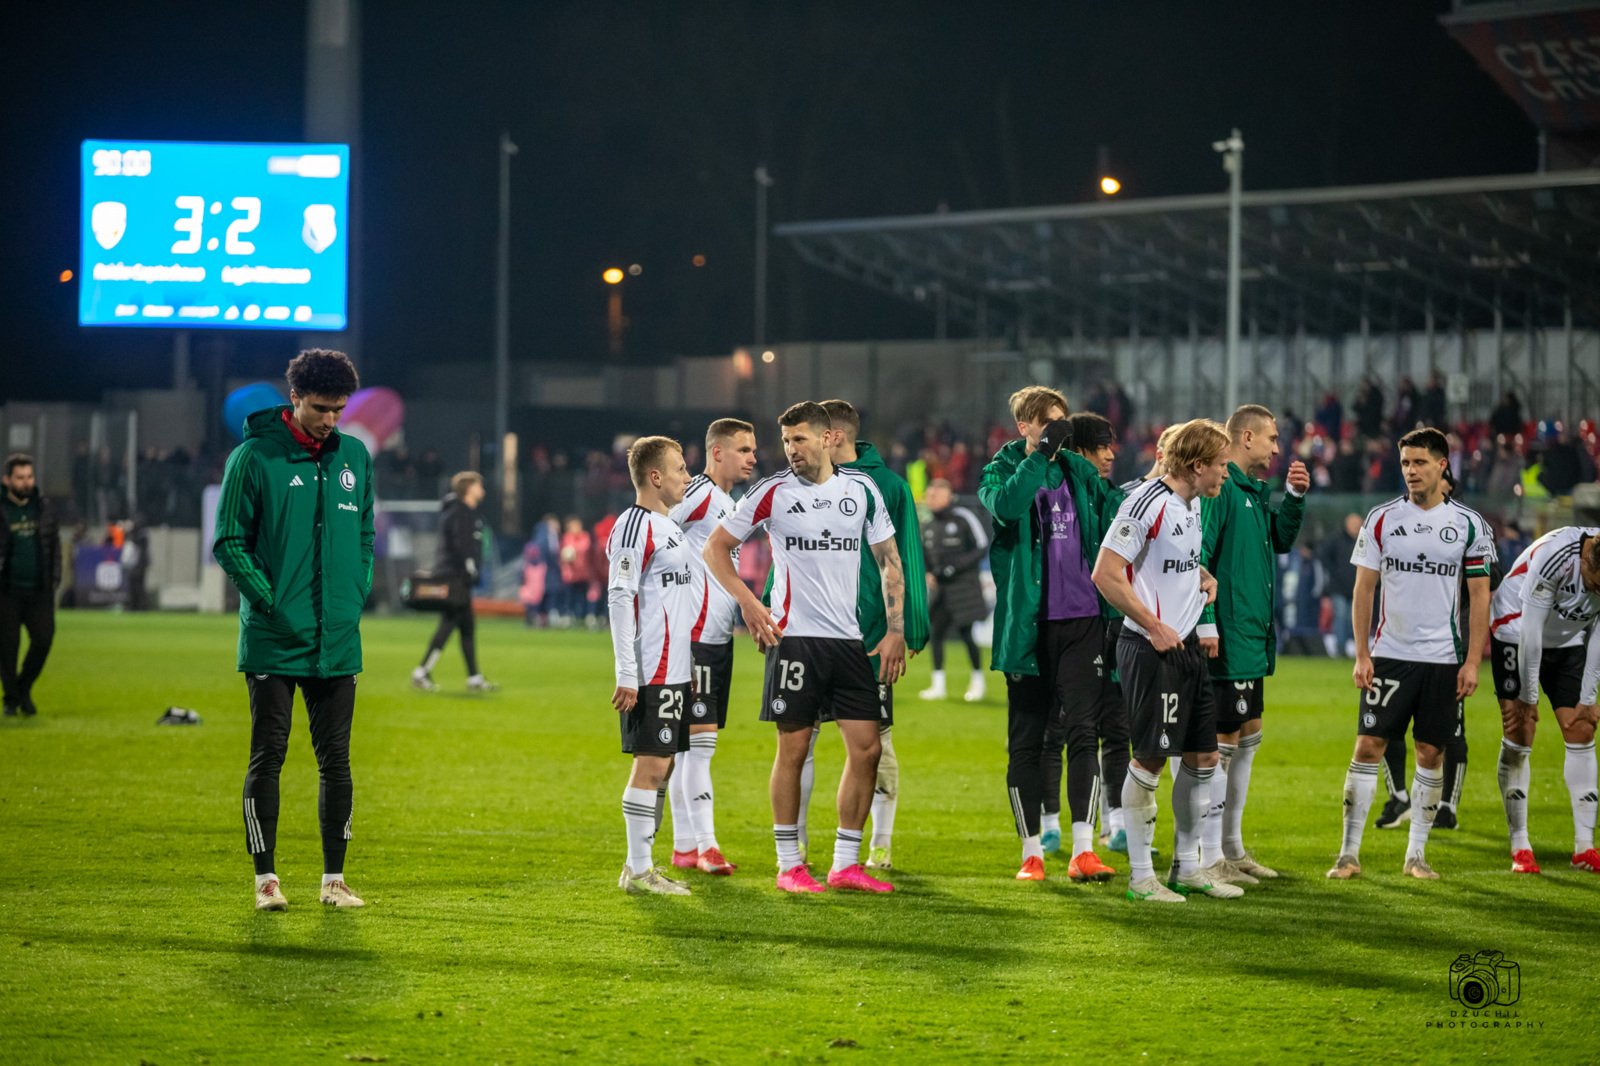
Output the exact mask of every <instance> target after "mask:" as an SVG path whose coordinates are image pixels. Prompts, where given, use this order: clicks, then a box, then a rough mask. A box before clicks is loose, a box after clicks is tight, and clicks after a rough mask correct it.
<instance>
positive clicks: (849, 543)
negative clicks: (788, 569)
mask: <svg viewBox="0 0 1600 1066" xmlns="http://www.w3.org/2000/svg"><path fill="white" fill-rule="evenodd" d="M783 547H784V550H785V551H806V552H858V551H860V550H861V538H860V537H836V536H834V535H833V534H832V533H829V532H828V531H827V530H826V529H824V530H823V531H822V535H821V536H819V537H784V538H783Z"/></svg>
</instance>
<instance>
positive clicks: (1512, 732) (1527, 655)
mask: <svg viewBox="0 0 1600 1066" xmlns="http://www.w3.org/2000/svg"><path fill="white" fill-rule="evenodd" d="M1489 613H1490V615H1491V616H1492V617H1493V619H1494V620H1493V621H1492V622H1490V623H1489V632H1490V639H1491V642H1492V643H1491V651H1490V659H1489V663H1490V667H1491V669H1492V671H1493V673H1494V688H1495V694H1496V695H1497V696H1499V698H1500V720H1501V725H1502V728H1503V732H1504V739H1502V740H1501V742H1500V766H1499V781H1500V796H1501V799H1502V800H1503V801H1504V803H1505V808H1506V825H1507V827H1508V828H1509V829H1510V831H1511V871H1512V873H1519V874H1536V873H1538V872H1539V863H1538V861H1537V860H1536V859H1535V858H1534V855H1533V848H1532V845H1530V844H1529V843H1528V786H1529V779H1530V776H1531V772H1530V770H1529V767H1528V753H1529V751H1531V750H1532V748H1533V733H1534V725H1535V723H1537V722H1538V720H1539V689H1540V688H1543V689H1544V692H1545V695H1546V696H1548V697H1549V698H1550V706H1551V707H1552V708H1553V709H1554V710H1555V713H1556V724H1557V725H1558V726H1560V728H1561V738H1562V739H1563V740H1564V741H1566V745H1567V755H1566V763H1565V765H1564V767H1563V770H1564V771H1565V773H1564V776H1565V777H1566V782H1567V795H1568V796H1569V798H1570V799H1571V801H1572V836H1573V843H1572V866H1573V868H1574V869H1577V870H1587V871H1589V872H1590V873H1600V851H1596V850H1595V847H1594V823H1595V807H1596V790H1597V787H1600V786H1597V782H1596V768H1595V754H1594V727H1595V718H1596V707H1595V689H1596V687H1597V686H1600V640H1596V639H1595V636H1594V630H1595V620H1596V619H1597V618H1600V529H1594V528H1590V527H1586V526H1566V527H1564V528H1561V529H1556V530H1552V531H1551V532H1549V533H1546V534H1545V535H1544V536H1542V537H1540V538H1539V539H1538V540H1536V541H1534V542H1533V543H1532V544H1530V545H1528V547H1526V548H1525V549H1523V551H1522V554H1521V555H1519V556H1517V560H1516V562H1514V563H1512V564H1511V570H1510V572H1509V573H1507V574H1506V577H1505V580H1504V581H1502V582H1501V583H1500V587H1499V588H1498V589H1497V590H1495V594H1494V600H1493V606H1492V609H1491V610H1490V612H1489Z"/></svg>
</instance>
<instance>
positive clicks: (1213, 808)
mask: <svg viewBox="0 0 1600 1066" xmlns="http://www.w3.org/2000/svg"><path fill="white" fill-rule="evenodd" d="M1238 750H1239V748H1238V745H1236V744H1218V745H1217V766H1216V772H1215V773H1214V774H1212V776H1211V804H1210V806H1208V807H1207V808H1206V813H1205V819H1204V820H1203V821H1202V822H1201V823H1200V865H1201V866H1210V865H1211V864H1212V863H1214V862H1216V861H1217V860H1218V859H1220V858H1222V825H1223V821H1224V819H1225V818H1226V817H1227V809H1228V764H1229V763H1230V762H1232V761H1233V757H1234V752H1236V751H1238Z"/></svg>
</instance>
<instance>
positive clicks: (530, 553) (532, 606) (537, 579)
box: [517, 530, 550, 629]
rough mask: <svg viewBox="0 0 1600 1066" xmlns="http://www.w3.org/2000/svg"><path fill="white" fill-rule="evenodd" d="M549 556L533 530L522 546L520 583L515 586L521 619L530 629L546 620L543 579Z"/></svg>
mask: <svg viewBox="0 0 1600 1066" xmlns="http://www.w3.org/2000/svg"><path fill="white" fill-rule="evenodd" d="M549 558H550V557H549V556H548V555H546V554H545V551H544V546H543V545H542V544H540V543H539V534H538V531H537V530H535V531H534V534H533V535H532V536H530V537H529V538H528V543H526V544H524V545H523V546H522V583H521V584H520V585H519V586H518V587H517V599H518V601H520V602H521V604H522V621H523V624H524V625H526V626H528V627H529V628H530V629H531V628H533V627H534V626H539V627H541V628H542V627H544V626H545V625H546V624H547V622H548V617H547V615H546V614H545V580H546V578H547V577H548V576H549V573H550V564H549V561H548V560H549Z"/></svg>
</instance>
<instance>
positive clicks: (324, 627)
mask: <svg viewBox="0 0 1600 1066" xmlns="http://www.w3.org/2000/svg"><path fill="white" fill-rule="evenodd" d="M287 410H289V408H288V407H287V406H284V407H273V408H268V409H267V410H265V411H257V412H256V413H255V414H253V415H251V416H250V417H249V418H248V419H246V420H245V439H244V443H242V444H240V445H239V446H238V447H237V448H235V449H234V450H233V454H231V455H229V456H228V465H227V468H226V469H225V470H224V471H223V474H222V495H221V497H220V499H219V500H218V501H217V528H216V539H215V540H214V541H213V542H212V545H211V554H212V555H213V556H215V557H216V560H217V563H218V565H220V566H221V567H222V569H223V571H224V572H225V573H227V575H228V577H229V578H231V579H232V580H233V583H234V585H236V586H237V587H238V589H239V600H240V602H239V669H240V670H241V671H247V672H249V673H254V674H281V675H284V676H287V677H344V676H346V675H349V674H357V673H360V672H361V609H362V607H363V606H364V605H365V604H366V602H367V595H368V594H369V593H370V592H371V591H372V543H373V520H372V509H373V495H372V462H371V459H370V458H369V457H368V455H367V449H366V446H365V445H363V444H362V443H361V442H360V441H358V440H356V439H355V438H354V437H347V436H344V435H342V434H341V433H339V431H338V430H334V431H333V432H332V433H330V434H329V435H328V439H327V441H326V442H325V443H324V444H323V446H322V451H321V453H320V455H319V456H318V457H317V458H315V459H313V458H312V457H311V456H310V455H309V454H308V453H307V452H306V450H305V449H304V448H303V447H301V446H300V443H299V442H298V441H296V440H295V439H294V435H293V434H291V433H290V432H289V427H288V426H286V425H284V423H283V412H285V411H287Z"/></svg>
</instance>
